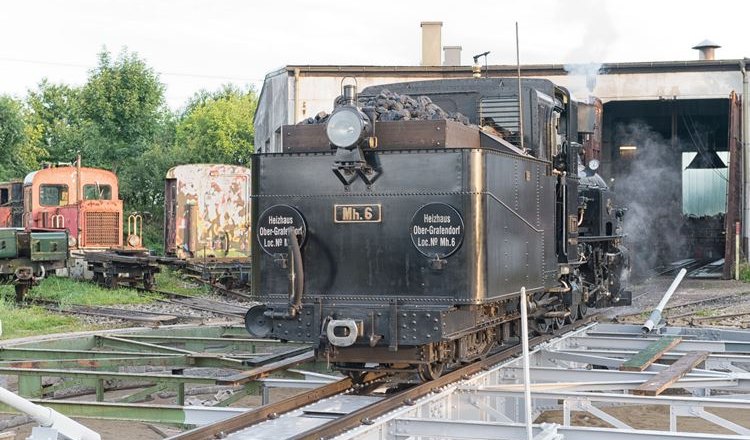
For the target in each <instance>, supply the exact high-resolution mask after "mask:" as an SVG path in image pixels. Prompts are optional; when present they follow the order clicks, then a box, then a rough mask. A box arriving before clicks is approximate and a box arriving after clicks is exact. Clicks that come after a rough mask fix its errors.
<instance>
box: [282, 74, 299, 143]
mask: <svg viewBox="0 0 750 440" xmlns="http://www.w3.org/2000/svg"><path fill="white" fill-rule="evenodd" d="M299 76H300V71H299V67H297V68H295V69H294V115H292V124H296V123H297V115H298V114H299ZM282 151H283V150H282Z"/></svg>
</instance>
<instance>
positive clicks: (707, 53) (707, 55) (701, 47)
mask: <svg viewBox="0 0 750 440" xmlns="http://www.w3.org/2000/svg"><path fill="white" fill-rule="evenodd" d="M720 47H721V46H719V45H718V44H716V43H714V42H713V41H711V40H703V41H701V42H700V43H698V44H696V45H695V46H693V49H695V50H697V51H698V59H699V60H715V59H716V49H718V48H720Z"/></svg>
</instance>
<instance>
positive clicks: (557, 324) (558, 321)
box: [552, 317, 567, 330]
mask: <svg viewBox="0 0 750 440" xmlns="http://www.w3.org/2000/svg"><path fill="white" fill-rule="evenodd" d="M566 319H567V318H565V317H560V318H552V328H553V329H554V330H559V329H560V328H562V327H563V326H564V325H565V320H566Z"/></svg>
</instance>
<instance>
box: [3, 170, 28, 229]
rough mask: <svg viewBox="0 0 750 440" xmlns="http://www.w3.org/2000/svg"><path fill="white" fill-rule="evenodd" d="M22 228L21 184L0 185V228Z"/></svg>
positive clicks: (7, 183)
mask: <svg viewBox="0 0 750 440" xmlns="http://www.w3.org/2000/svg"><path fill="white" fill-rule="evenodd" d="M21 227H23V182H22V181H20V180H19V181H13V182H3V183H0V228H21Z"/></svg>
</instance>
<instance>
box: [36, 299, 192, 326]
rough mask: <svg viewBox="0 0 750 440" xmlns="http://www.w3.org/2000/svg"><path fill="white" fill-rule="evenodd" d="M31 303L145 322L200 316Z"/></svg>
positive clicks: (160, 321)
mask: <svg viewBox="0 0 750 440" xmlns="http://www.w3.org/2000/svg"><path fill="white" fill-rule="evenodd" d="M32 304H36V305H39V306H41V307H43V308H45V309H47V310H49V311H51V312H58V313H65V314H71V313H72V314H77V315H88V316H100V317H104V318H113V319H122V320H124V321H133V322H140V323H147V324H174V323H176V322H178V321H180V320H183V321H185V320H187V321H196V320H200V318H196V317H194V316H187V315H179V314H174V313H158V312H148V311H142V310H130V309H121V308H116V307H100V306H85V305H79V304H61V303H59V302H57V301H51V300H44V299H35V300H33V302H32Z"/></svg>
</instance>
